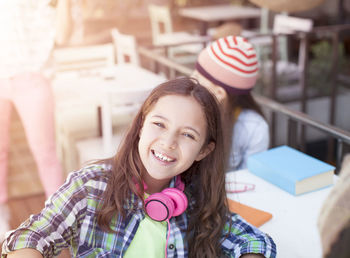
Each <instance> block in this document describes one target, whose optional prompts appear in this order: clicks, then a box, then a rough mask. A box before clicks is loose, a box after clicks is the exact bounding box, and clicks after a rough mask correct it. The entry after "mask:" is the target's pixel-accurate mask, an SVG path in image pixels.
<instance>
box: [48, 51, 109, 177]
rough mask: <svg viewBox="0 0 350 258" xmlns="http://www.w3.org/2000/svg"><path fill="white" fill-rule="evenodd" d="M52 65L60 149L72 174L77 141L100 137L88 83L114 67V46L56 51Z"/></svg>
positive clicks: (75, 163) (62, 158) (59, 151)
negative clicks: (103, 71)
mask: <svg viewBox="0 0 350 258" xmlns="http://www.w3.org/2000/svg"><path fill="white" fill-rule="evenodd" d="M53 63H54V76H53V79H52V86H53V91H54V94H55V105H56V112H55V120H56V141H57V150H58V153H59V157H60V160H61V162H62V165H63V168H64V170H65V171H66V172H69V171H72V170H74V169H77V168H78V162H77V160H78V156H77V153H76V151H75V149H74V146H75V141H76V140H78V139H81V138H84V137H91V136H97V135H98V134H99V132H98V112H97V107H96V105H94V102H95V101H96V96H95V95H94V94H89V91H88V90H87V86H86V84H87V83H88V82H89V81H91V82H92V81H93V80H94V79H95V78H96V77H98V76H100V73H101V71H102V70H103V69H106V68H111V67H113V65H114V48H113V44H103V45H96V46H86V47H72V48H60V49H56V50H55V51H54V52H53ZM97 86H98V85H97Z"/></svg>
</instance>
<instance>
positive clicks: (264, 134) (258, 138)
mask: <svg viewBox="0 0 350 258" xmlns="http://www.w3.org/2000/svg"><path fill="white" fill-rule="evenodd" d="M269 142H270V134H269V126H268V124H267V123H266V122H265V120H261V121H260V122H259V123H257V124H256V126H255V128H254V129H253V130H252V132H251V135H250V138H249V143H248V145H247V148H246V151H245V153H244V155H243V161H242V166H243V167H245V168H246V167H247V160H248V157H249V156H250V155H252V154H254V153H258V152H261V151H265V150H267V149H268V147H269Z"/></svg>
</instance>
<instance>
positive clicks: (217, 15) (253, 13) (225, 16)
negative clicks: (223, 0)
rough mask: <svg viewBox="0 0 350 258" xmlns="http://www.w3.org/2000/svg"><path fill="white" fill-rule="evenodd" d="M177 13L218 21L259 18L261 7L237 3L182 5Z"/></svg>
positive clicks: (200, 19)
mask: <svg viewBox="0 0 350 258" xmlns="http://www.w3.org/2000/svg"><path fill="white" fill-rule="evenodd" d="M179 15H181V16H183V17H187V18H191V19H195V20H199V21H203V22H218V21H228V20H237V19H248V18H259V17H260V15H261V9H259V8H253V7H247V6H238V5H212V6H200V7H184V8H180V9H179Z"/></svg>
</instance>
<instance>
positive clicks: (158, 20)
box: [148, 4, 208, 63]
mask: <svg viewBox="0 0 350 258" xmlns="http://www.w3.org/2000/svg"><path fill="white" fill-rule="evenodd" d="M148 11H149V16H150V21H151V30H152V42H153V45H154V46H156V47H167V46H169V45H174V44H179V46H172V47H168V57H169V58H171V59H174V60H175V61H177V62H179V63H193V62H195V61H196V60H197V55H198V54H199V52H200V51H201V50H202V49H203V48H204V43H198V42H204V41H205V40H208V37H206V36H200V35H196V34H191V33H189V32H185V31H178V32H175V31H173V24H172V18H171V13H170V9H169V7H168V6H162V5H154V4H150V5H149V6H148ZM191 42H197V43H191Z"/></svg>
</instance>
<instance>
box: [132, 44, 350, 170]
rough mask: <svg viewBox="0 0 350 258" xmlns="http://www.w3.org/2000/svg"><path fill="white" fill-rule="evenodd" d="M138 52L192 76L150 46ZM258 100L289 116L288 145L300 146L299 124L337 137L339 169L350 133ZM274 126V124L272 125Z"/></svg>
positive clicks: (258, 96) (169, 67) (258, 97)
mask: <svg viewBox="0 0 350 258" xmlns="http://www.w3.org/2000/svg"><path fill="white" fill-rule="evenodd" d="M138 52H139V53H140V55H141V56H144V57H146V58H148V59H150V60H152V61H153V62H157V63H159V64H160V65H162V66H165V67H167V68H168V69H172V70H175V71H176V72H177V73H179V74H182V75H184V76H190V75H191V74H192V72H193V70H192V69H191V68H189V67H186V66H184V65H181V64H178V63H176V62H174V61H173V60H170V59H169V58H167V57H165V56H163V55H161V54H159V53H157V52H155V51H153V50H152V49H150V48H145V47H138ZM254 98H255V99H256V101H257V102H258V103H259V104H260V105H261V106H262V107H263V108H264V109H265V110H268V111H269V112H273V113H276V114H282V115H284V116H286V117H287V118H288V125H289V126H288V129H287V130H288V132H287V138H288V139H287V143H288V145H290V146H292V147H295V148H297V147H298V139H297V138H298V137H297V135H298V134H297V130H298V125H302V126H307V127H312V128H315V129H317V130H320V131H322V132H324V133H325V134H326V135H327V136H329V137H333V138H335V139H337V142H338V145H337V152H336V167H337V168H338V169H339V168H340V165H341V161H342V157H343V147H344V144H348V145H349V146H350V133H349V132H347V131H344V130H342V129H340V128H338V127H336V126H332V125H329V124H326V123H322V122H319V121H317V120H315V119H313V118H312V117H310V116H309V115H307V114H305V113H303V112H299V111H295V110H292V109H290V108H288V107H286V106H285V105H283V104H281V103H278V102H276V101H274V100H272V99H270V98H267V97H263V96H261V95H257V94H254ZM270 126H271V125H270ZM272 127H274V125H272Z"/></svg>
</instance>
